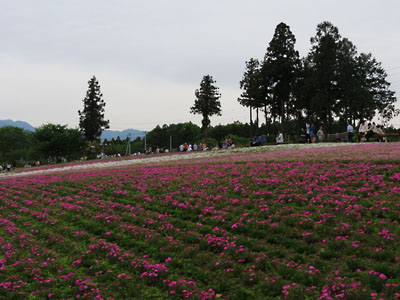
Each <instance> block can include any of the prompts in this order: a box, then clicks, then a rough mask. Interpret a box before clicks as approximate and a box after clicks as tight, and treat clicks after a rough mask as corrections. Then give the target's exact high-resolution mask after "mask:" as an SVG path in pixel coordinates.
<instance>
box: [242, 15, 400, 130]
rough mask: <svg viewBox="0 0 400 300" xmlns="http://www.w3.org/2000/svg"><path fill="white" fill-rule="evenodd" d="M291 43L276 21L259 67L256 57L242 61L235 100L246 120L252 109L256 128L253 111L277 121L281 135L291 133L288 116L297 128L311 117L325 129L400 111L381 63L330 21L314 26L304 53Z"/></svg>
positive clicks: (389, 116)
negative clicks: (246, 112)
mask: <svg viewBox="0 0 400 300" xmlns="http://www.w3.org/2000/svg"><path fill="white" fill-rule="evenodd" d="M295 42H296V39H295V36H294V35H293V33H292V32H291V31H290V28H289V26H287V25H286V24H285V23H280V24H278V26H277V27H276V30H275V34H274V36H273V38H272V40H271V42H270V44H269V47H268V49H267V53H266V55H265V57H264V62H263V63H262V65H261V67H260V63H259V61H258V60H257V59H253V58H252V59H250V60H249V61H248V62H246V71H245V73H244V75H243V78H242V80H241V81H240V88H241V89H243V90H244V91H243V93H242V94H241V96H240V98H239V99H238V101H239V103H240V104H241V105H243V106H245V107H249V108H250V124H252V110H253V109H255V110H256V113H257V117H256V126H255V127H256V128H255V129H256V131H257V130H258V112H259V110H263V111H264V114H265V125H267V126H268V125H269V124H270V123H275V121H276V120H279V121H280V131H282V132H283V133H284V135H286V136H287V135H288V134H292V133H291V129H290V128H288V126H290V125H289V124H290V122H291V121H292V120H294V121H295V122H297V128H299V127H301V126H302V125H303V124H304V121H305V119H312V120H313V121H314V122H316V123H319V124H321V125H323V126H324V128H325V131H326V133H329V132H333V131H334V128H333V125H334V124H333V123H334V121H335V120H339V123H340V124H341V125H343V124H344V125H346V124H347V123H346V122H348V121H349V120H350V121H351V122H352V123H353V124H355V123H356V122H355V121H356V120H361V119H372V118H373V117H374V116H375V115H376V113H378V114H379V115H380V117H381V118H382V120H383V122H387V121H389V120H390V119H392V118H393V117H395V116H396V115H398V114H399V113H400V110H399V109H396V108H395V106H394V104H395V102H396V97H395V93H394V92H393V91H392V90H390V83H389V82H388V81H387V73H386V72H385V70H384V69H383V68H382V66H381V63H380V62H378V61H376V59H375V58H373V57H372V55H371V54H365V53H361V54H358V53H357V48H356V47H355V45H353V43H352V42H351V41H349V40H348V39H347V38H343V37H342V36H341V35H340V34H339V30H338V28H337V27H335V26H334V25H333V24H332V23H330V22H323V23H321V24H318V26H317V31H316V35H315V36H314V37H312V38H311V50H310V52H309V54H308V55H307V57H305V58H303V59H300V58H299V54H298V52H297V51H296V50H295V48H294V44H295ZM251 129H252V128H251Z"/></svg>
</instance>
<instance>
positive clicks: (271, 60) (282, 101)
mask: <svg viewBox="0 0 400 300" xmlns="http://www.w3.org/2000/svg"><path fill="white" fill-rule="evenodd" d="M295 43H296V38H295V36H294V34H293V33H292V32H291V30H290V27H289V26H288V25H286V24H285V23H280V24H278V25H277V26H276V29H275V33H274V36H273V38H272V40H271V42H270V43H269V46H268V49H267V53H266V54H265V57H264V63H263V66H262V74H263V82H264V91H265V92H266V95H265V99H266V100H267V102H268V103H269V105H270V106H271V113H272V115H275V116H279V117H280V121H281V131H285V129H286V127H287V126H286V123H287V121H288V120H289V118H290V115H292V114H294V113H295V112H296V110H295V109H294V88H295V83H296V80H297V74H298V70H299V68H300V58H299V53H298V51H296V49H295V48H294V45H295Z"/></svg>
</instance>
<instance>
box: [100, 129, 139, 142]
mask: <svg viewBox="0 0 400 300" xmlns="http://www.w3.org/2000/svg"><path fill="white" fill-rule="evenodd" d="M129 134H131V137H130V138H131V140H132V141H133V140H135V139H136V138H137V137H141V138H142V137H144V136H145V132H144V131H140V130H136V129H126V130H122V131H114V130H104V131H103V132H102V134H101V140H102V141H104V140H105V139H107V141H111V139H113V138H114V139H116V138H117V137H118V136H119V138H120V139H121V140H124V139H126V138H127V137H128V136H129Z"/></svg>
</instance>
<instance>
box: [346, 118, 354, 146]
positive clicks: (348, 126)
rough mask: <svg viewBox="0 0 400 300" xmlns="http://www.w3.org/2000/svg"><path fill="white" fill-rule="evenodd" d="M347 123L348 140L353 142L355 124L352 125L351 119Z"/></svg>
mask: <svg viewBox="0 0 400 300" xmlns="http://www.w3.org/2000/svg"><path fill="white" fill-rule="evenodd" d="M347 124H348V125H347V141H348V142H349V143H351V142H353V131H354V128H353V126H352V125H351V122H350V121H349V122H348V123H347Z"/></svg>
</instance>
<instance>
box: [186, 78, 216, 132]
mask: <svg viewBox="0 0 400 300" xmlns="http://www.w3.org/2000/svg"><path fill="white" fill-rule="evenodd" d="M214 83H215V81H214V80H213V78H212V76H210V75H206V76H204V77H203V79H202V81H201V82H200V89H197V90H196V91H195V96H196V98H197V99H196V100H195V101H194V105H193V106H192V107H191V108H190V113H192V114H201V115H202V116H203V120H202V121H201V124H202V126H201V129H202V130H203V132H204V135H205V137H206V138H207V128H208V126H210V123H211V122H210V117H211V116H213V115H218V116H220V115H221V102H220V101H219V98H220V97H221V94H220V93H219V92H218V88H217V87H216V86H214Z"/></svg>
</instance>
